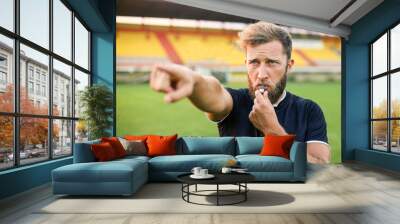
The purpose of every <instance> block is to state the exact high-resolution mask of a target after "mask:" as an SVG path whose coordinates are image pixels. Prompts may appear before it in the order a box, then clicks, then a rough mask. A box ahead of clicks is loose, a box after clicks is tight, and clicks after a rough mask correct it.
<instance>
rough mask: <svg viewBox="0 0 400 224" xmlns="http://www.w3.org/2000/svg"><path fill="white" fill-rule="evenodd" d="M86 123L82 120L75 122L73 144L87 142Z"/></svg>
mask: <svg viewBox="0 0 400 224" xmlns="http://www.w3.org/2000/svg"><path fill="white" fill-rule="evenodd" d="M88 135H89V133H88V128H87V123H86V121H84V120H78V121H75V142H84V141H87V140H88Z"/></svg>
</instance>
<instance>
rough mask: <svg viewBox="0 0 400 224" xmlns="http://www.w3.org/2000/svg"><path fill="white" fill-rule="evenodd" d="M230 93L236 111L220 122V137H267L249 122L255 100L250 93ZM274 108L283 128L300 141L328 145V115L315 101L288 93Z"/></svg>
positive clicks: (231, 91) (239, 90)
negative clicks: (326, 119) (326, 117)
mask: <svg viewBox="0 0 400 224" xmlns="http://www.w3.org/2000/svg"><path fill="white" fill-rule="evenodd" d="M227 90H228V92H229V93H230V94H231V96H232V99H233V109H232V111H231V113H230V114H229V115H228V116H227V117H226V118H225V119H223V120H222V121H220V122H218V129H219V134H220V136H263V133H261V132H260V131H259V130H257V129H256V128H255V127H254V126H253V124H252V123H251V122H250V120H249V114H250V111H251V110H252V107H253V99H252V98H251V96H250V94H249V92H248V89H231V88H227ZM274 108H275V113H276V115H277V117H278V120H279V123H280V124H281V126H282V127H283V128H284V129H285V131H286V132H287V133H288V134H295V135H296V140H297V141H301V142H308V141H322V142H325V143H328V138H327V134H326V122H325V118H324V114H323V112H322V110H321V108H320V107H319V106H318V105H317V104H316V103H314V102H313V101H311V100H307V99H303V98H301V97H298V96H296V95H293V94H291V93H289V92H287V91H286V96H285V98H284V99H283V100H282V101H281V102H280V103H279V104H278V105H277V106H276V107H274Z"/></svg>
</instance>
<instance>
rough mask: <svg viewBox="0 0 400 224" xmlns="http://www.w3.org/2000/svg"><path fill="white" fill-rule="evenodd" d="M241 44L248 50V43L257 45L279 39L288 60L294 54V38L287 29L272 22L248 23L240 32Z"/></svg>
mask: <svg viewBox="0 0 400 224" xmlns="http://www.w3.org/2000/svg"><path fill="white" fill-rule="evenodd" d="M238 35H239V41H238V43H239V45H240V47H241V48H242V49H243V50H244V51H246V47H247V46H248V45H250V46H252V47H255V46H258V45H260V44H265V43H268V42H271V41H274V40H277V41H279V42H280V43H281V44H282V46H283V49H284V53H285V54H286V56H287V58H288V60H289V59H290V58H291V54H292V38H291V36H290V34H289V32H287V31H286V30H285V29H283V28H282V27H280V26H277V25H275V24H272V23H267V22H263V21H260V22H257V23H253V24H250V25H248V26H247V27H246V28H244V30H243V31H242V32H239V34H238Z"/></svg>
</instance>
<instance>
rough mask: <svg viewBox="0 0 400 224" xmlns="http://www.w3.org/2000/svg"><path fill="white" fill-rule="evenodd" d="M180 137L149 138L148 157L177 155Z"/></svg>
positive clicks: (154, 136)
mask: <svg viewBox="0 0 400 224" xmlns="http://www.w3.org/2000/svg"><path fill="white" fill-rule="evenodd" d="M177 138H178V135H177V134H175V135H172V136H156V135H151V136H148V138H147V141H146V142H147V147H148V152H147V155H148V156H163V155H176V148H175V143H176V139H177Z"/></svg>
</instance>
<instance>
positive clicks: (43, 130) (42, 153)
mask: <svg viewBox="0 0 400 224" xmlns="http://www.w3.org/2000/svg"><path fill="white" fill-rule="evenodd" d="M48 123H49V120H48V119H45V118H31V117H21V118H20V127H19V128H20V136H19V141H20V147H19V149H20V151H19V156H20V160H21V164H28V163H35V162H38V161H42V160H46V159H48V158H49V150H48V149H49V148H48V146H49V144H48V143H49V142H48V131H49V129H48V127H49V125H48Z"/></svg>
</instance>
